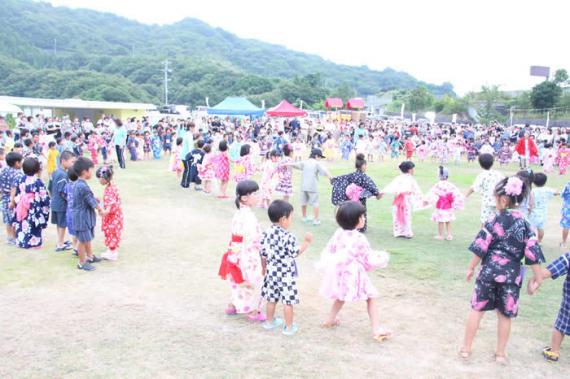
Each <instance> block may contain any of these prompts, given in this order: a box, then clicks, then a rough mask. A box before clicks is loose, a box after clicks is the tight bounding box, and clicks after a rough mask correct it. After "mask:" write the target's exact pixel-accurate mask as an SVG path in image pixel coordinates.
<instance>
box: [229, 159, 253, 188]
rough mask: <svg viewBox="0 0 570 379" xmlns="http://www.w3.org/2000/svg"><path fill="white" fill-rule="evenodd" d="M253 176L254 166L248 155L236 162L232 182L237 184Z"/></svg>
mask: <svg viewBox="0 0 570 379" xmlns="http://www.w3.org/2000/svg"><path fill="white" fill-rule="evenodd" d="M253 174H255V166H254V165H253V162H252V161H251V156H250V155H245V156H243V157H241V158H240V159H238V160H237V162H236V173H235V175H234V180H235V182H236V183H239V182H241V181H244V180H248V179H249V178H251V177H252V176H253Z"/></svg>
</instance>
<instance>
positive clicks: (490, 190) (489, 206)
mask: <svg viewBox="0 0 570 379" xmlns="http://www.w3.org/2000/svg"><path fill="white" fill-rule="evenodd" d="M503 178H504V176H503V174H501V173H500V172H498V171H495V170H485V171H483V172H482V173H480V174H479V175H477V178H475V183H473V186H472V187H471V188H473V191H475V192H477V193H480V194H481V224H485V223H486V222H487V221H489V220H490V219H492V218H493V217H494V216H495V214H496V213H497V209H496V203H497V202H496V200H495V187H496V186H497V183H499V182H500V181H501V180H502V179H503Z"/></svg>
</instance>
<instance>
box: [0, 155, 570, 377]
mask: <svg viewBox="0 0 570 379" xmlns="http://www.w3.org/2000/svg"><path fill="white" fill-rule="evenodd" d="M128 164H129V165H128V168H127V170H125V171H120V172H119V173H118V174H117V179H116V182H117V185H118V186H119V188H120V191H121V194H122V197H123V208H124V211H125V231H124V239H123V243H122V248H121V251H120V255H121V257H120V260H119V261H118V262H116V263H110V262H104V263H101V264H100V265H99V267H98V270H97V271H96V272H93V273H85V272H80V271H79V270H77V269H75V268H74V267H75V263H76V262H75V259H73V258H72V257H71V256H70V254H69V253H65V254H57V253H55V252H53V249H54V247H55V231H54V228H52V227H50V228H49V229H48V230H47V232H46V243H45V245H44V248H43V249H42V250H40V251H22V250H18V249H14V248H9V247H6V246H5V245H4V246H3V247H2V249H1V251H2V253H1V254H0V309H2V312H0V340H1V341H2V343H0V355H1V356H2V357H3V358H6V359H3V360H2V361H3V363H2V364H0V376H1V377H85V376H88V377H180V376H184V377H239V376H245V377H251V376H255V377H282V376H303V377H324V376H333V377H345V376H358V377H361V376H373V377H377V376H398V377H514V376H521V375H524V376H525V377H545V376H547V377H565V376H566V375H565V373H566V372H567V370H568V368H570V364H569V363H568V362H569V361H570V355H569V354H568V353H567V351H568V350H567V349H566V350H565V351H564V352H563V356H562V360H563V361H562V362H561V363H560V364H559V365H557V366H554V365H547V364H546V363H543V361H542V358H541V357H540V350H541V348H542V347H543V346H544V345H546V344H547V343H548V341H549V336H550V331H551V327H552V323H553V321H554V318H555V316H556V312H557V310H558V305H559V303H560V299H561V287H562V281H561V280H559V281H548V282H546V283H545V285H544V287H543V288H542V289H541V291H540V293H539V294H538V295H537V296H535V297H529V296H527V295H526V294H525V295H522V296H521V298H522V302H521V311H520V316H519V317H518V319H517V320H516V321H515V323H514V327H513V332H512V338H511V341H510V345H509V352H510V360H511V364H510V365H509V366H508V367H506V368H504V367H497V366H496V365H495V364H494V363H493V362H492V359H491V356H492V353H493V348H494V343H495V336H494V330H495V328H496V326H495V317H494V315H491V314H490V315H489V317H487V318H486V319H485V321H484V323H483V327H482V330H481V333H480V335H479V336H478V338H477V339H476V343H475V346H474V348H475V351H474V356H473V359H472V360H471V361H470V362H462V361H461V360H459V359H458V358H456V352H457V350H458V348H459V344H460V342H461V338H462V333H463V323H464V320H465V318H466V316H467V313H468V311H469V299H470V294H471V290H472V286H473V284H472V283H466V282H465V280H464V272H465V269H466V266H467V262H468V261H469V259H470V253H469V252H468V251H467V247H468V245H469V243H470V242H471V241H472V239H473V238H474V236H475V235H476V233H477V232H478V229H479V204H480V200H479V197H478V195H474V196H472V197H471V198H470V199H468V201H467V203H466V208H465V210H464V211H461V212H458V213H457V221H456V222H455V223H454V225H453V227H454V236H455V239H454V240H453V241H451V242H447V241H445V242H444V241H436V240H434V239H433V236H434V235H435V233H436V224H435V223H433V222H431V221H430V215H431V210H424V211H419V212H416V213H414V232H415V238H414V239H412V240H409V241H408V240H401V239H395V238H393V237H392V234H391V215H390V205H391V201H392V199H391V198H390V197H385V198H384V199H382V200H379V201H377V200H370V201H369V207H368V215H369V231H368V232H367V237H368V239H369V240H370V242H371V244H372V245H373V247H374V248H378V249H383V250H387V251H389V252H390V253H391V254H392V259H391V264H390V266H389V268H388V269H386V270H381V271H377V272H374V273H372V274H371V275H372V277H373V280H374V282H375V284H376V286H377V287H378V289H379V290H380V292H381V297H380V307H381V312H382V318H383V321H384V322H385V323H386V324H387V325H388V326H390V327H392V328H393V329H394V330H395V332H396V334H395V337H394V339H393V340H391V341H389V342H387V343H385V344H382V345H378V344H376V343H373V342H372V341H371V338H370V337H369V330H368V329H369V327H368V324H367V317H366V313H365V308H364V304H354V305H350V306H347V309H346V310H343V312H342V313H341V317H343V321H344V323H343V327H341V328H340V329H339V330H336V331H333V332H328V331H323V330H321V329H319V328H318V324H319V322H320V320H321V319H322V317H323V315H324V314H325V313H326V312H327V310H328V304H327V302H326V301H324V300H323V299H321V298H320V297H319V296H318V294H317V289H318V286H319V274H318V272H317V271H316V270H315V268H314V263H315V262H316V261H317V259H318V257H319V253H320V251H321V249H322V248H323V246H324V245H325V243H326V242H327V240H328V239H329V238H330V236H331V235H332V233H333V232H334V230H335V228H336V225H335V223H334V221H333V217H332V216H333V208H332V206H331V205H330V201H329V199H330V185H329V184H328V183H327V181H326V180H321V183H320V195H321V204H322V211H321V214H322V217H321V218H322V220H323V224H322V225H321V226H319V227H313V226H311V225H308V224H303V223H302V221H301V217H300V212H298V213H297V214H296V217H295V221H294V224H293V226H292V231H293V232H294V233H295V234H296V235H297V236H298V237H302V235H303V233H304V232H305V231H307V230H310V231H312V232H313V233H314V234H315V242H314V244H313V246H312V247H311V248H310V249H309V251H308V252H307V253H306V255H305V256H303V257H301V258H300V259H299V267H300V284H299V285H300V291H301V305H300V306H299V307H298V308H297V316H296V318H297V321H298V322H299V324H300V326H301V330H300V332H299V334H298V335H297V336H296V337H294V338H293V339H284V338H281V336H278V335H277V334H276V335H267V333H263V332H262V331H261V330H260V329H261V328H259V327H258V326H252V325H251V324H249V323H248V322H246V321H245V320H242V319H238V320H231V319H228V317H226V316H224V315H223V312H222V310H223V308H224V306H225V303H226V299H227V297H228V290H227V287H226V283H224V282H223V281H220V280H219V279H218V278H217V277H216V273H217V267H218V264H219V259H220V257H221V253H222V252H223V251H224V248H225V247H226V243H227V241H228V238H229V226H230V225H229V223H230V222H229V220H230V218H231V216H232V214H233V212H234V207H233V203H232V201H219V200H217V199H215V198H213V197H211V196H206V195H204V194H201V193H195V192H193V191H190V190H184V189H182V188H180V186H179V185H178V183H177V180H176V178H175V176H174V175H173V174H171V173H168V172H167V171H166V166H167V163H166V160H162V161H150V162H136V163H131V162H128ZM324 164H325V165H327V166H328V167H329V169H330V170H331V172H332V173H333V175H339V174H343V173H347V172H349V171H350V170H352V167H351V164H350V163H347V162H336V163H331V162H324ZM396 166H397V164H396V162H390V161H388V162H385V163H372V164H370V165H369V172H368V173H369V175H370V176H371V177H372V178H373V179H374V180H375V181H376V183H377V184H378V185H379V186H380V187H383V186H384V185H386V184H387V183H388V182H389V180H391V178H393V177H394V176H396V175H397V174H398V172H397V171H396V168H395V167H396ZM501 169H502V168H501ZM502 170H503V169H502ZM503 171H505V172H510V173H514V172H515V171H516V167H515V166H511V167H508V168H507V169H504V170H503ZM478 172H479V168H478V166H476V165H472V166H468V165H467V164H466V163H464V164H463V166H461V167H459V166H458V167H455V166H453V165H451V166H450V175H451V176H450V181H452V182H453V183H455V184H456V185H458V186H459V187H460V188H461V189H462V190H466V189H467V188H468V186H469V185H470V184H471V183H472V182H473V180H474V178H475V176H476V175H477V173H478ZM436 173H437V166H436V165H435V164H432V163H425V164H421V165H419V167H417V169H416V177H417V179H418V182H419V183H420V186H421V188H422V190H424V191H427V190H428V189H429V188H430V186H431V185H433V184H434V183H435V182H436V180H437V175H436ZM567 179H568V178H561V177H559V176H557V175H553V176H552V177H551V178H550V179H549V183H548V185H549V186H551V187H554V188H559V189H561V188H562V187H563V185H564V183H565V180H567ZM298 180H299V176H298V173H296V175H295V178H294V183H295V185H294V186H295V187H296V186H297V185H298ZM90 184H91V185H92V187H93V189H94V191H95V192H96V194H100V193H101V192H102V188H101V186H100V185H99V184H98V183H97V182H96V181H95V180H93V181H92V182H91V183H90ZM292 200H293V201H292V202H293V205H294V206H295V208H296V209H298V201H297V196H295V195H294V197H293V199H292ZM560 205H561V202H560V199H559V198H556V199H555V200H553V201H552V202H551V206H550V217H549V223H548V227H547V229H546V238H545V241H544V243H543V249H544V252H545V255H546V257H547V260H548V261H550V260H552V259H553V258H555V257H557V256H559V255H560V253H561V251H560V249H559V248H558V243H559V241H560V227H559V226H558V222H559V210H560ZM256 212H257V215H258V219H259V220H260V221H261V222H262V224H263V225H264V226H267V225H269V223H268V219H267V216H266V215H265V212H264V211H263V210H257V211H256ZM102 249H103V245H102V236H101V233H98V234H97V235H96V242H95V251H102ZM355 370H356V371H355Z"/></svg>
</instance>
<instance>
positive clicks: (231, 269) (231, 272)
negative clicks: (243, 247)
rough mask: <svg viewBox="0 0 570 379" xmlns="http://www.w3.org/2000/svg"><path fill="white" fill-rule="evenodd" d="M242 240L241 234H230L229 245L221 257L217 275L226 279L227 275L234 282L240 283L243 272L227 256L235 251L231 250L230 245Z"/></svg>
mask: <svg viewBox="0 0 570 379" xmlns="http://www.w3.org/2000/svg"><path fill="white" fill-rule="evenodd" d="M242 242H243V236H239V235H236V234H232V239H231V241H230V246H229V248H228V251H226V253H225V254H224V255H223V257H222V263H221V264H220V270H219V271H218V275H220V277H221V278H222V279H224V280H226V279H227V278H228V276H231V277H232V279H233V281H234V282H235V283H236V284H241V283H243V282H244V279H243V274H242V272H241V269H240V268H239V266H238V264H237V263H235V262H232V260H231V259H229V257H230V255H233V254H235V252H234V251H233V250H232V245H233V244H234V243H242Z"/></svg>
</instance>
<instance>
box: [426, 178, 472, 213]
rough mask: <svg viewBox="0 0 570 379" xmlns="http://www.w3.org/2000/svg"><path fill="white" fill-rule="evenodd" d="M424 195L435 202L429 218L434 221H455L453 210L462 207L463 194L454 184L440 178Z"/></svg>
mask: <svg viewBox="0 0 570 379" xmlns="http://www.w3.org/2000/svg"><path fill="white" fill-rule="evenodd" d="M426 197H427V198H428V199H429V200H430V201H431V202H433V203H435V211H434V212H433V214H432V215H431V220H432V221H435V222H451V221H455V210H456V209H463V203H464V198H463V194H462V193H461V191H460V190H459V188H457V186H455V184H453V183H450V182H448V181H447V180H440V181H439V182H438V183H437V184H436V185H434V186H433V187H432V188H431V189H430V191H429V192H428V194H427V195H426Z"/></svg>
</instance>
